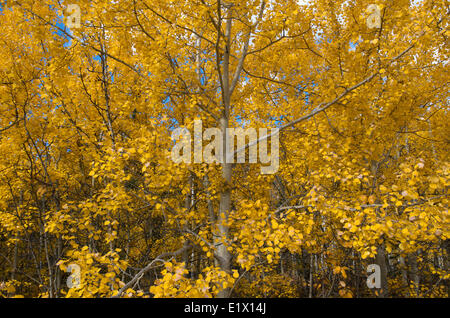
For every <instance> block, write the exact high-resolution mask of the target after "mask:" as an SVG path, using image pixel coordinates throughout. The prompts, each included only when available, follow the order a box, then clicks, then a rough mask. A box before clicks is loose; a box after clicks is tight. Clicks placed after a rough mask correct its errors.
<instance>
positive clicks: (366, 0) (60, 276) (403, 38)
mask: <svg viewBox="0 0 450 318" xmlns="http://www.w3.org/2000/svg"><path fill="white" fill-rule="evenodd" d="M0 3H1V4H0V30H1V32H0V60H1V61H2V63H1V64H0V297H448V293H449V289H450V272H449V269H450V263H449V259H448V257H449V254H450V232H449V229H450V227H449V219H448V200H449V198H448V190H449V185H450V175H449V174H450V161H449V131H450V120H449V119H450V116H449V115H450V114H449V108H448V102H449V95H448V91H449V76H448V58H449V56H448V54H449V46H448V41H449V36H450V32H449V31H448V15H449V12H450V11H449V10H450V9H449V4H448V1H444V0H421V1H406V0H354V1H343V0H334V1H328V0H327V1H325V0H312V1H309V4H308V5H302V4H300V3H299V2H298V1H294V0H249V1H243V0H227V1H221V0H117V1H107V0H94V1H91V0H71V1H56V0H19V1H13V0H7V1H1V2H0ZM69 4H76V5H77V6H78V7H79V8H80V26H79V27H71V28H69V27H68V24H70V22H69V23H68V22H67V21H68V17H69V16H71V14H73V12H72V13H71V12H68V11H67V6H68V5H69ZM371 4H376V5H377V6H378V8H379V9H380V16H379V18H380V21H379V22H380V24H379V25H378V26H377V27H369V25H368V22H367V21H368V18H369V16H370V14H371V12H370V11H368V10H367V8H368V7H369V6H370V5H371ZM198 119H201V120H202V122H203V127H205V128H206V127H218V128H219V129H221V130H222V131H224V130H225V129H226V128H227V127H243V128H247V127H253V128H256V129H258V128H274V127H277V128H280V133H279V142H280V146H279V154H280V158H279V163H280V166H279V170H278V171H277V172H276V173H274V174H267V175H263V174H261V170H260V166H261V164H260V163H258V164H249V163H244V164H229V163H222V164H214V163H192V164H184V163H174V162H173V160H171V157H170V154H171V149H172V147H173V145H174V141H173V140H172V138H171V134H172V131H173V130H174V129H176V128H179V127H186V128H187V129H189V130H191V129H192V128H193V123H194V121H195V120H198ZM73 264H75V265H77V266H78V267H79V268H78V269H79V271H77V270H76V269H75V270H73V268H74V266H70V265H73ZM370 264H377V265H379V266H380V269H381V288H378V289H376V288H375V289H370V288H368V286H367V284H366V279H367V276H368V275H369V273H367V270H366V269H367V266H368V265H370ZM68 268H69V272H68ZM69 275H70V276H69ZM74 275H79V277H78V280H77V279H75V278H76V277H75V276H74ZM74 277H75V278H74ZM68 281H70V283H71V284H69V286H68V285H67V282H68ZM69 287H71V288H69Z"/></svg>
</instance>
